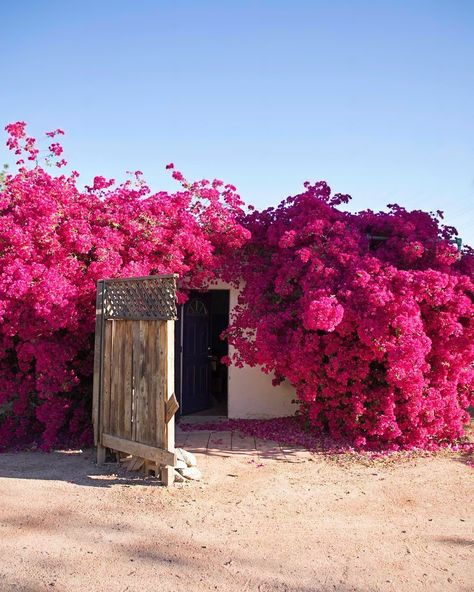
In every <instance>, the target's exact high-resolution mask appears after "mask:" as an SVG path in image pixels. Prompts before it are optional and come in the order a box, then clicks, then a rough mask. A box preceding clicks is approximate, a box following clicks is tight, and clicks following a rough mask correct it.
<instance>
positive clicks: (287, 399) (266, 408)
mask: <svg viewBox="0 0 474 592" xmlns="http://www.w3.org/2000/svg"><path fill="white" fill-rule="evenodd" d="M211 289H216V290H229V291H230V302H229V304H230V314H231V315H232V309H233V308H234V306H235V305H236V304H237V297H238V290H237V289H235V288H233V287H232V286H230V285H228V284H225V283H223V282H219V283H218V284H216V285H213V286H212V288H211ZM232 349H233V348H232V347H231V348H230V351H229V354H230V355H232ZM272 378H273V376H272V375H267V374H264V373H263V372H262V371H261V370H260V368H250V367H249V366H245V367H244V368H236V367H235V366H231V367H230V368H229V391H228V415H229V417H230V418H234V419H237V418H239V419H258V418H270V417H284V416H286V415H293V414H294V413H295V411H296V406H295V405H294V404H292V402H291V401H292V400H293V399H295V398H296V394H295V391H294V389H293V387H291V386H290V385H289V384H288V383H286V382H284V383H282V384H280V385H279V386H276V387H275V386H273V385H272Z"/></svg>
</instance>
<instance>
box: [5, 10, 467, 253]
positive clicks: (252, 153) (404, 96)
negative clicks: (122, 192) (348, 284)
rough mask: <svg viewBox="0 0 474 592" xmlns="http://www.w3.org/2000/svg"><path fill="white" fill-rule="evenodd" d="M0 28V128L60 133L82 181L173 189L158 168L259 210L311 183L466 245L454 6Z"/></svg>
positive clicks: (169, 14)
mask: <svg viewBox="0 0 474 592" xmlns="http://www.w3.org/2000/svg"><path fill="white" fill-rule="evenodd" d="M0 14H1V23H2V24H1V33H0V52H1V56H2V62H3V67H2V76H1V79H0V123H1V124H2V125H1V127H2V128H3V126H4V125H5V124H6V123H8V122H10V121H14V120H18V119H22V120H25V121H27V122H29V124H30V126H31V131H32V133H33V134H40V133H41V132H43V131H45V130H49V129H52V128H56V127H61V128H63V129H65V130H66V132H67V136H66V138H65V139H64V142H63V143H64V146H65V149H66V156H67V158H68V160H69V162H70V163H71V164H72V166H73V168H75V169H77V170H78V171H79V172H80V173H81V179H82V181H83V182H84V183H85V184H86V183H88V182H89V181H90V179H91V178H92V177H93V176H94V175H95V174H103V175H105V176H108V177H114V178H116V179H118V180H120V179H123V178H124V177H125V171H127V170H136V169H140V170H142V171H143V172H144V173H145V176H146V178H147V180H148V181H149V183H150V184H151V186H152V188H153V189H171V188H173V187H174V184H173V182H171V181H170V180H169V178H168V175H167V174H166V173H165V171H164V165H165V164H166V163H168V162H170V161H173V162H174V163H175V164H176V165H177V167H178V168H180V169H181V170H182V171H183V172H184V173H185V174H186V176H187V177H188V178H191V179H192V178H202V177H207V178H209V177H211V178H212V177H218V178H221V179H223V180H225V181H226V182H232V183H234V184H235V185H237V186H238V188H239V189H240V192H241V194H242V196H243V198H244V199H245V200H246V201H248V202H250V203H253V204H255V205H257V206H259V207H262V206H267V205H271V204H276V203H278V202H279V201H280V200H281V199H283V198H285V197H286V196H288V195H290V194H294V193H296V192H298V191H299V190H300V189H301V187H302V183H303V181H305V180H307V179H308V180H318V179H325V180H326V181H327V182H328V183H329V184H330V185H331V187H332V188H333V190H334V191H340V192H344V193H349V194H351V195H352V196H353V202H352V205H351V208H352V209H365V208H373V209H381V208H383V207H384V206H385V204H387V203H391V202H395V201H396V202H399V203H401V204H402V205H405V206H406V207H409V208H422V209H428V210H436V209H441V210H444V211H445V212H446V221H447V222H448V223H450V224H453V225H455V226H457V227H458V230H459V232H460V234H461V236H462V237H463V238H464V240H465V242H468V243H470V244H474V205H473V203H474V113H473V112H474V2H472V1H470V0H466V1H460V0H449V1H447V0H446V1H444V0H431V1H426V2H423V1H419V0H410V1H409V0H406V1H403V0H393V1H391V2H387V1H383V0H373V1H371V2H364V1H358V0H352V1H347V2H342V1H337V0H334V1H326V2H322V1H321V2H320V1H317V0H313V1H302V0H301V1H300V0H291V1H290V0H288V1H286V2H283V1H278V0H272V1H266V2H265V1H254V2H246V1H244V0H240V1H237V0H235V1H225V0H221V1H220V2H218V1H215V2H214V1H212V2H211V1H209V2H208V1H206V0H194V1H184V0H174V1H160V0H154V1H147V0H140V1H136V2H132V1H127V2H124V1H120V0H115V1H113V2H111V1H107V0H101V1H96V2H90V1H88V0H83V1H81V2H64V1H61V2H56V1H51V0H49V1H48V2H39V1H35V2H33V1H24V2H17V3H13V2H9V3H7V2H2V3H1V12H0ZM2 143H3V142H2ZM1 155H2V156H4V158H2V159H1V160H3V161H6V160H7V155H6V153H5V152H1Z"/></svg>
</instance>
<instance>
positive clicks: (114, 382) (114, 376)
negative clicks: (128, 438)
mask: <svg viewBox="0 0 474 592" xmlns="http://www.w3.org/2000/svg"><path fill="white" fill-rule="evenodd" d="M111 323H112V328H111V332H112V338H111V347H110V397H109V401H110V402H109V430H108V432H107V433H108V434H112V435H116V416H117V390H118V386H119V374H118V372H117V366H118V365H119V355H120V348H119V343H118V340H117V332H118V331H119V329H118V324H119V323H120V321H115V320H114V321H111Z"/></svg>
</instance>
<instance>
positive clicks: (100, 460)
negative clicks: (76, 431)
mask: <svg viewBox="0 0 474 592" xmlns="http://www.w3.org/2000/svg"><path fill="white" fill-rule="evenodd" d="M106 452H107V448H105V446H102V444H97V464H98V465H103V464H104V463H105V455H106Z"/></svg>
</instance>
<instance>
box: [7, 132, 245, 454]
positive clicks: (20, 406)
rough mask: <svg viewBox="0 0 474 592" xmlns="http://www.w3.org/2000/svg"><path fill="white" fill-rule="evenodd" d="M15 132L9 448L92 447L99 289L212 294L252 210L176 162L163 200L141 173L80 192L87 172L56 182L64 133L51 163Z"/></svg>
mask: <svg viewBox="0 0 474 592" xmlns="http://www.w3.org/2000/svg"><path fill="white" fill-rule="evenodd" d="M6 129H7V132H8V134H9V137H8V146H9V148H10V149H11V150H13V152H14V153H15V154H16V155H17V157H18V163H17V165H18V170H17V172H15V173H14V174H4V175H3V177H2V179H1V180H0V181H1V183H0V447H3V448H5V447H7V446H12V445H18V444H19V445H24V444H26V443H28V442H34V441H36V442H38V443H39V444H40V445H41V446H42V447H44V448H46V449H47V448H50V447H51V446H52V445H53V444H55V443H57V442H60V441H62V442H64V441H68V440H70V441H74V442H76V443H80V442H87V441H88V440H89V438H90V402H91V388H92V384H91V374H92V357H93V347H92V346H93V332H94V328H95V325H94V318H95V308H94V304H95V287H96V281H97V280H98V279H101V278H104V277H129V276H143V275H148V274H157V273H178V274H179V275H180V276H182V277H186V279H187V285H188V286H189V287H192V286H200V285H202V284H203V282H205V281H206V280H209V279H211V278H212V277H213V276H214V272H215V270H216V269H219V267H220V265H221V262H222V260H224V259H227V258H228V257H229V254H230V253H232V252H233V251H234V250H235V249H236V248H238V247H240V246H241V245H242V244H243V242H244V241H245V240H246V239H247V238H248V235H249V233H248V231H247V230H245V229H244V228H243V227H242V226H241V225H240V224H239V223H238V222H237V220H238V219H239V217H241V215H242V210H241V202H240V199H239V196H238V195H237V194H236V193H235V188H234V187H232V186H230V185H227V186H224V185H223V184H222V182H221V181H218V180H216V181H214V182H212V183H210V182H209V181H206V180H203V181H199V182H196V183H188V182H187V181H186V180H185V179H184V178H183V176H182V174H181V173H179V172H178V171H175V170H174V167H173V165H171V164H170V165H168V168H169V169H170V170H171V172H172V174H173V177H174V178H175V179H176V180H177V181H178V182H179V183H180V184H181V187H180V191H178V192H176V193H172V194H170V193H166V192H159V193H155V194H152V193H151V192H150V189H149V188H148V187H147V185H146V184H145V183H144V181H143V180H142V176H141V174H140V173H139V172H137V173H135V174H134V175H133V177H132V179H130V180H129V181H127V182H125V183H124V184H121V185H115V184H114V182H113V180H107V179H105V178H104V177H100V176H98V177H95V179H94V180H93V183H92V185H91V186H90V187H86V189H80V188H79V186H78V180H77V177H78V174H77V173H76V172H72V174H70V175H68V176H65V175H61V174H59V175H57V174H56V175H54V174H53V171H54V170H57V169H56V167H59V168H60V169H61V168H62V167H63V166H64V165H65V164H66V163H65V161H64V160H63V158H62V147H61V145H60V143H59V142H58V141H57V136H60V135H62V131H61V130H56V131H54V132H49V133H48V134H47V136H48V141H47V144H46V146H47V149H46V155H44V156H43V157H42V154H41V153H40V152H39V148H38V147H37V142H36V141H35V140H34V139H33V138H30V137H29V136H28V135H27V133H26V126H25V124H24V123H23V122H18V123H15V124H11V125H9V126H7V128H6ZM45 159H46V162H45ZM39 162H41V163H42V164H41V166H40V164H38V163H39ZM47 165H48V166H47ZM59 173H60V171H59Z"/></svg>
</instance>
